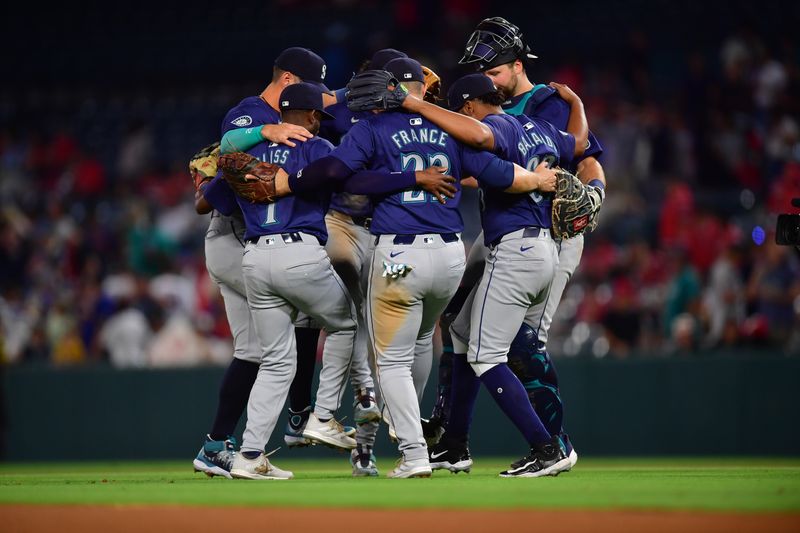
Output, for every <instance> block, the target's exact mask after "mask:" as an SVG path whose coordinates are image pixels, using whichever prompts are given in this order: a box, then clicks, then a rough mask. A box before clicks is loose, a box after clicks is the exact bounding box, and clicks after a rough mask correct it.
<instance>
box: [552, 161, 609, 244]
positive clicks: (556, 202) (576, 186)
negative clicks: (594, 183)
mask: <svg viewBox="0 0 800 533" xmlns="http://www.w3.org/2000/svg"><path fill="white" fill-rule="evenodd" d="M555 171H556V191H555V198H554V199H553V234H554V236H555V237H556V238H557V239H569V238H571V237H575V236H576V235H580V234H581V233H583V232H584V231H586V230H587V229H588V230H593V229H594V228H596V227H597V215H598V212H599V211H600V205H601V204H602V202H603V191H602V189H598V188H596V187H591V186H589V185H585V184H583V183H582V182H581V180H579V179H578V177H577V176H575V175H574V174H572V173H571V172H568V171H566V170H564V169H563V168H556V169H555Z"/></svg>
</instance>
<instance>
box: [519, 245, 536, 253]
mask: <svg viewBox="0 0 800 533" xmlns="http://www.w3.org/2000/svg"><path fill="white" fill-rule="evenodd" d="M531 248H533V246H528V247H527V248H525V247H524V246H520V247H519V251H520V252H527V251H528V250H530V249H531Z"/></svg>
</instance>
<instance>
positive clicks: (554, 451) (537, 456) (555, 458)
mask: <svg viewBox="0 0 800 533" xmlns="http://www.w3.org/2000/svg"><path fill="white" fill-rule="evenodd" d="M569 468H570V462H569V459H568V458H567V456H566V455H565V454H564V450H563V449H562V448H561V444H560V442H559V440H558V437H557V436H554V437H553V438H552V440H551V441H550V442H548V443H547V444H543V445H541V446H537V447H534V448H531V452H530V453H529V454H528V455H526V456H525V457H523V458H522V459H520V460H519V461H517V462H515V463H513V464H512V465H511V468H509V469H508V470H504V471H503V472H500V477H542V476H557V475H558V474H559V473H561V472H564V471H566V470H568V469H569Z"/></svg>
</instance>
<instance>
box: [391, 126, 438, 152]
mask: <svg viewBox="0 0 800 533" xmlns="http://www.w3.org/2000/svg"><path fill="white" fill-rule="evenodd" d="M447 138H448V135H447V134H446V133H445V132H443V131H440V130H437V129H436V128H419V129H411V130H398V131H397V132H396V133H393V134H392V141H394V144H395V145H397V147H398V148H402V147H403V146H405V145H407V144H411V143H427V144H435V145H437V146H441V147H442V148H444V147H445V146H446V145H447Z"/></svg>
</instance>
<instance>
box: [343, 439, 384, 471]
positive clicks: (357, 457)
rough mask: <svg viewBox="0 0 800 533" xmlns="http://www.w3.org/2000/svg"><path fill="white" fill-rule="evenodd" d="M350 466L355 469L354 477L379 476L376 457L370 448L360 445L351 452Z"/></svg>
mask: <svg viewBox="0 0 800 533" xmlns="http://www.w3.org/2000/svg"><path fill="white" fill-rule="evenodd" d="M350 466H352V467H353V477H375V476H377V475H378V466H377V465H376V462H375V455H374V454H373V453H372V449H371V447H370V446H363V445H361V444H358V445H357V446H356V448H355V449H354V450H351V451H350Z"/></svg>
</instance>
